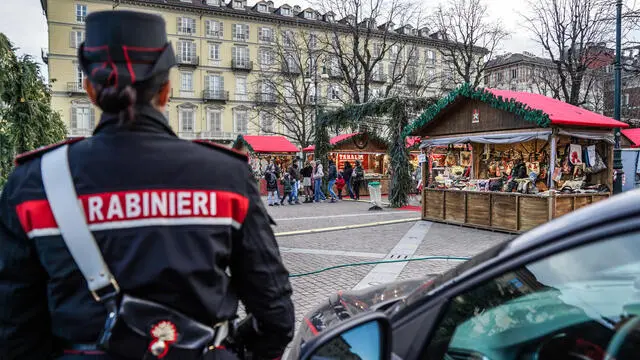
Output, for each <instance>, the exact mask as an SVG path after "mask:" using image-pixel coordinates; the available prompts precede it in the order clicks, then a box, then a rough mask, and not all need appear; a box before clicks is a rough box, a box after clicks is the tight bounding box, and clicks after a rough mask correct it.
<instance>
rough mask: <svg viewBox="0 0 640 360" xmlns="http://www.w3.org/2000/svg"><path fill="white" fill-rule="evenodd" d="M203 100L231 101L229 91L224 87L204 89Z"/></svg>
mask: <svg viewBox="0 0 640 360" xmlns="http://www.w3.org/2000/svg"><path fill="white" fill-rule="evenodd" d="M202 100H203V101H204V102H208V101H222V102H227V101H229V92H228V91H225V90H222V89H214V90H204V91H203V92H202Z"/></svg>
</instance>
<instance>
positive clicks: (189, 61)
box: [176, 55, 200, 66]
mask: <svg viewBox="0 0 640 360" xmlns="http://www.w3.org/2000/svg"><path fill="white" fill-rule="evenodd" d="M176 62H177V63H178V65H187V66H198V64H199V63H200V57H199V56H188V57H187V56H179V55H178V56H176Z"/></svg>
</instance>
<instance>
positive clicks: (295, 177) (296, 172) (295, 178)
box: [287, 161, 300, 204]
mask: <svg viewBox="0 0 640 360" xmlns="http://www.w3.org/2000/svg"><path fill="white" fill-rule="evenodd" d="M287 171H288V173H289V176H290V177H291V197H292V199H293V202H294V204H300V199H298V193H299V191H300V189H299V188H300V169H299V168H298V163H297V162H296V161H294V162H293V164H291V166H289V169H287Z"/></svg>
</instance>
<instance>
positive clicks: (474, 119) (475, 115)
mask: <svg viewBox="0 0 640 360" xmlns="http://www.w3.org/2000/svg"><path fill="white" fill-rule="evenodd" d="M479 122H480V111H479V110H478V109H473V113H472V115H471V123H472V124H477V123H479Z"/></svg>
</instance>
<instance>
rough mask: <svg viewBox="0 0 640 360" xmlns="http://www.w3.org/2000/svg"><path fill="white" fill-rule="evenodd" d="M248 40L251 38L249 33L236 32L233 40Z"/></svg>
mask: <svg viewBox="0 0 640 360" xmlns="http://www.w3.org/2000/svg"><path fill="white" fill-rule="evenodd" d="M248 40H249V36H248V35H247V34H235V35H234V36H233V41H242V42H247V41H248Z"/></svg>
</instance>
